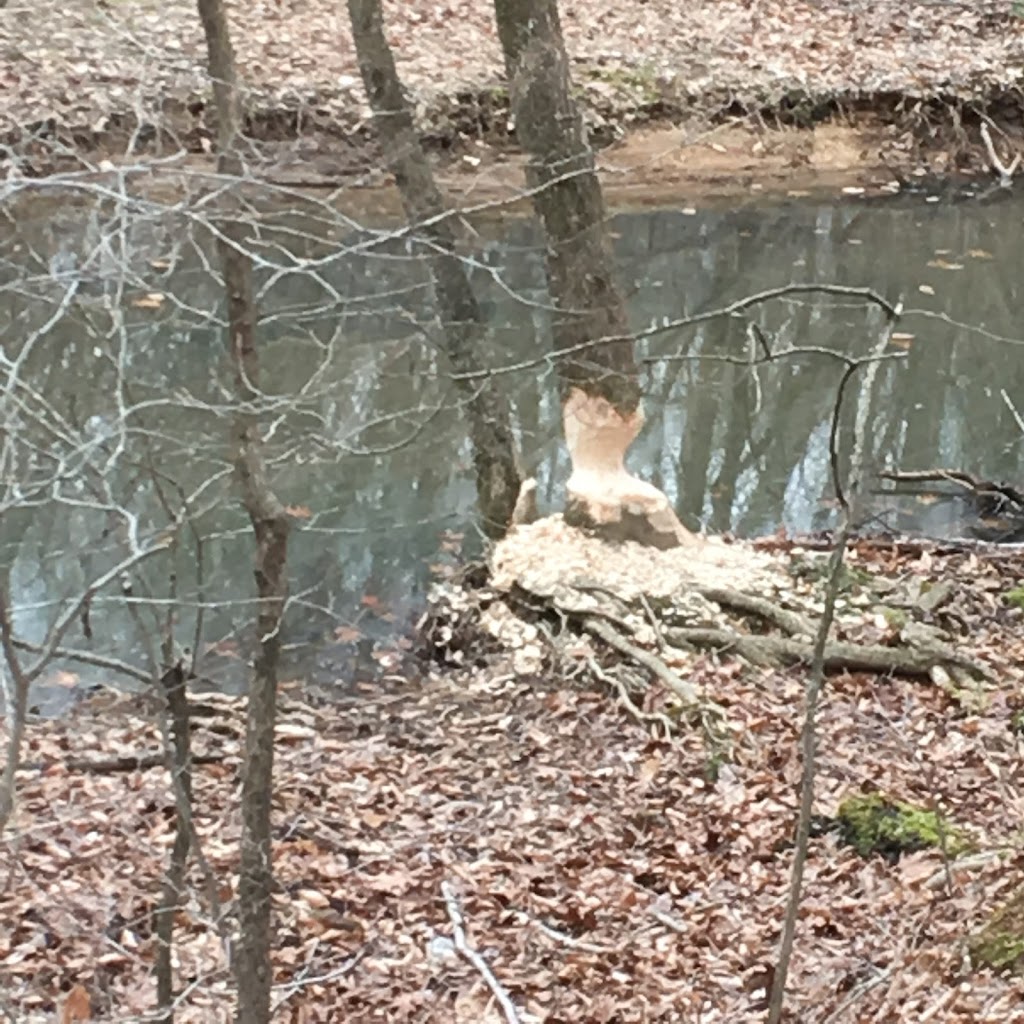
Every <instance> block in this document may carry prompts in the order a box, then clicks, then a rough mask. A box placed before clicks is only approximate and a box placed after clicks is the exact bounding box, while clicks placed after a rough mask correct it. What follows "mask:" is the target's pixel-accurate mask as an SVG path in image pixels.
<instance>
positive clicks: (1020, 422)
mask: <svg viewBox="0 0 1024 1024" xmlns="http://www.w3.org/2000/svg"><path fill="white" fill-rule="evenodd" d="M999 395H1000V397H1001V398H1002V400H1003V405H1005V406H1006V408H1007V409H1009V410H1010V415H1011V416H1013V419H1014V422H1015V423H1016V424H1017V429H1018V430H1019V431H1020V432H1021V433H1022V434H1024V419H1022V418H1021V415H1020V413H1019V412H1017V407H1016V406H1015V405H1014V404H1013V402H1011V401H1010V396H1009V395H1008V394H1007V393H1006V388H1000V389H999Z"/></svg>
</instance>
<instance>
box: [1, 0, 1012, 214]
mask: <svg viewBox="0 0 1024 1024" xmlns="http://www.w3.org/2000/svg"><path fill="white" fill-rule="evenodd" d="M561 8H562V17H563V23H564V31H565V37H566V43H567V46H568V49H569V51H570V55H571V57H572V60H573V75H574V80H575V82H576V85H577V88H578V93H579V96H580V98H581V100H582V102H583V105H584V108H585V110H586V113H587V118H588V122H589V125H590V129H591V134H592V137H593V138H594V139H595V140H596V141H597V142H598V143H600V144H601V145H607V144H611V143H617V144H618V147H619V148H618V150H617V151H615V150H613V151H610V154H609V157H608V159H607V160H606V161H605V165H606V167H605V170H606V177H607V178H608V179H610V180H611V181H612V182H619V181H622V180H623V174H628V175H629V184H630V187H632V188H633V189H634V190H642V189H643V188H644V187H650V188H653V189H655V190H657V189H659V188H673V189H677V190H678V188H679V187H680V186H687V185H691V186H694V187H697V188H703V189H705V190H706V189H722V188H725V189H729V188H732V189H735V188H736V187H737V182H738V183H739V186H740V187H743V188H749V187H751V186H758V185H761V186H764V187H769V188H777V187H788V188H798V187H805V186H808V185H814V184H825V185H829V186H831V185H834V184H836V183H837V182H839V181H840V179H841V180H842V181H844V182H846V183H850V182H854V183H866V184H872V183H878V182H886V181H891V180H892V179H893V177H894V176H895V177H896V178H903V177H906V176H912V175H915V174H919V175H941V176H949V175H953V174H955V173H956V172H958V171H971V170H974V171H977V170H982V169H988V164H989V161H988V159H987V157H986V156H985V153H984V150H983V148H982V147H981V145H980V139H979V128H980V124H981V122H982V119H983V118H987V119H990V121H991V124H992V127H993V131H994V137H995V139H996V143H997V146H998V147H999V148H1000V149H1001V151H1002V152H1003V154H1004V155H1008V154H1009V153H1010V152H1012V151H1013V150H1014V149H1015V148H1017V147H1018V146H1019V145H1020V144H1021V138H1022V129H1024V114H1022V111H1024V103H1022V93H1021V90H1020V82H1021V78H1022V74H1024V17H1021V15H1020V10H1019V4H1017V3H1016V2H1015V0H984V2H976V0H962V2H960V0H949V2H941V3H938V2H926V3H913V2H906V3H903V2H895V0H803V2H800V0H797V2H793V3H777V2H769V0H695V2H693V3H686V4H680V3H678V2H677V0H638V2H636V3H632V4H625V5H624V4H620V3H615V2H612V0H562V4H561ZM384 13H385V22H386V25H387V31H388V34H389V37H390V40H391V43H392V45H393V47H394V50H395V54H396V58H397V62H398V68H399V72H400V74H401V76H402V78H403V80H404V82H405V83H406V86H407V88H408V89H409V91H410V94H411V95H412V97H413V99H414V101H415V107H416V111H417V116H418V119H419V123H420V126H421V128H422V130H423V133H424V136H425V137H426V139H427V140H428V142H429V143H431V144H432V146H433V148H434V150H435V152H437V153H439V154H443V156H444V157H445V161H444V162H445V163H446V165H447V166H448V167H449V168H450V169H451V170H453V171H455V172H457V180H455V181H454V182H452V183H451V184H452V185H453V187H455V188H456V189H457V190H462V191H466V190H469V191H473V192H474V194H480V193H481V191H485V190H486V189H487V188H488V187H489V185H491V184H493V185H494V186H495V187H497V188H499V189H500V188H501V187H504V186H507V185H508V184H509V183H510V182H514V183H518V182H519V180H520V179H519V176H518V169H517V167H516V165H515V161H514V160H513V161H512V162H511V164H510V163H509V161H508V160H507V159H506V157H507V156H508V154H509V151H510V145H509V144H510V141H513V140H510V138H509V125H508V102H507V92H506V90H505V88H504V85H503V79H504V75H503V69H502V61H501V54H500V48H499V46H498V42H497V39H496V34H495V29H494V24H493V12H492V10H491V8H490V5H489V4H488V3H481V2H476V0H449V2H445V3H434V2H430V3H428V2H426V0H385V2H384ZM230 14H231V22H232V29H233V32H234V42H235V47H236V50H237V55H238V63H239V69H240V72H241V77H242V80H243V83H244V86H245V88H246V90H247V109H248V113H249V122H250V133H251V135H252V137H253V139H254V144H255V145H256V147H257V148H258V149H259V150H260V152H261V156H262V159H263V169H264V171H265V172H266V173H267V174H268V175H270V176H273V177H278V178H281V177H284V178H286V179H287V178H289V176H290V178H291V179H292V180H301V181H310V180H314V181H324V180H337V179H345V180H351V179H353V178H356V179H359V180H363V181H368V182H369V183H373V182H374V181H378V180H380V178H381V174H380V171H379V160H378V159H377V157H376V155H375V153H374V147H373V143H372V136H371V133H370V131H369V128H368V122H369V111H368V109H367V106H366V103H365V99H364V97H363V92H362V85H361V82H360V79H359V74H358V68H357V64H356V58H355V54H354V50H353V46H352V42H351V37H350V33H349V29H348V26H347V19H346V15H345V10H344V5H343V4H339V3H337V2H335V0H330V2H328V0H257V2H252V3H237V4H232V5H231V6H230ZM44 26H45V29H44ZM204 60H205V50H204V46H203V40H202V34H201V31H200V27H199V23H198V18H197V16H196V11H195V5H194V3H193V2H191V0H166V2H161V3H157V2H155V0H117V2H111V3H99V4H97V3H95V2H93V0H69V2H66V3H60V4H58V3H56V2H55V0H44V2H42V3H35V4H28V3H26V2H25V0H9V2H8V4H7V5H6V6H5V7H4V8H2V9H0V92H2V94H3V95H4V103H3V105H2V109H0V142H3V143H6V144H7V145H8V146H10V147H11V149H10V150H9V152H8V153H7V155H6V156H2V155H0V172H3V170H4V166H2V165H6V170H7V171H8V172H10V171H11V169H12V168H14V167H17V169H18V170H19V171H20V172H29V173H33V172H34V173H42V172H45V171H46V170H50V169H53V168H54V167H66V166H68V164H69V163H70V164H73V163H74V160H75V158H76V156H81V155H82V154H85V153H88V154H94V155H95V154H97V153H104V154H105V155H107V156H116V155H117V154H118V153H120V154H122V155H125V150H126V147H127V148H128V153H127V156H128V158H129V159H130V158H131V156H132V155H133V154H134V153H137V152H140V151H144V152H149V153H163V154H164V155H166V154H168V153H173V152H176V151H179V150H180V149H181V148H182V147H184V148H185V149H186V150H188V151H190V152H192V153H196V154H201V153H203V152H208V151H209V139H210V137H211V131H210V125H209V124H208V118H207V114H208V87H207V82H206V78H205V75H204V72H203V66H204ZM651 126H657V128H658V129H659V130H658V132H656V133H654V134H653V135H652V134H651V132H650V130H649V129H650V127H651ZM636 129H645V130H644V131H643V132H642V133H641V135H640V136H639V142H638V144H636V145H634V135H633V133H634V132H635V131H636Z"/></svg>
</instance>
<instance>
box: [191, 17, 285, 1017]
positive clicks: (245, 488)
mask: <svg viewBox="0 0 1024 1024" xmlns="http://www.w3.org/2000/svg"><path fill="white" fill-rule="evenodd" d="M198 4H199V15H200V17H201V19H202V22H203V31H204V33H205V35H206V45H207V50H208V53H209V70H210V78H211V79H212V80H213V94H214V99H215V103H216V112H217V152H218V158H217V170H218V172H219V173H220V174H221V175H222V176H224V177H236V178H238V177H241V175H242V171H243V164H242V159H241V155H240V153H239V144H240V142H241V134H242V120H241V112H240V104H239V96H238V85H237V78H236V72H235V58H234V51H233V49H232V46H231V37H230V34H229V30H228V23H227V16H226V12H225V9H224V5H223V2H222V0H198ZM221 232H222V235H221V237H220V238H218V249H219V255H220V262H221V269H222V272H223V274H224V287H225V289H226V291H227V307H228V318H227V319H228V349H229V352H230V356H231V360H232V364H233V367H234V371H235V392H236V395H237V397H238V400H239V403H240V410H241V411H240V412H239V413H238V415H237V417H236V419H235V424H234V428H233V433H234V437H233V440H234V445H235V451H234V459H235V468H236V472H237V474H238V479H239V483H240V486H241V492H242V501H243V502H244V504H245V509H246V512H247V513H248V515H249V519H250V522H251V523H252V529H253V534H254V535H255V539H256V558H255V568H254V572H255V577H256V588H257V595H258V598H259V605H258V608H259V610H258V613H257V619H256V629H257V635H258V638H259V644H258V649H257V653H256V658H255V663H254V671H253V678H252V683H251V686H250V689H249V702H248V715H247V721H246V735H245V769H244V777H243V783H242V856H241V867H240V870H239V885H238V921H239V934H238V942H237V945H236V948H235V952H234V963H233V968H234V972H235V979H236V982H237V985H238V1015H237V1018H236V1019H237V1020H238V1022H239V1024H265V1022H267V1021H269V1020H270V988H271V965H270V944H271V920H270V911H271V904H270V897H271V888H272V885H273V868H272V861H271V833H270V802H271V794H272V790H273V776H274V719H275V716H276V712H277V675H278V661H279V655H280V648H281V620H282V617H283V615H284V608H285V602H286V599H287V591H288V581H287V576H286V567H287V554H288V525H289V523H288V515H287V513H286V511H285V509H284V506H283V505H282V504H281V502H280V501H279V500H278V498H277V496H276V495H275V493H274V491H273V488H272V486H271V484H270V479H269V476H268V473H267V467H266V462H265V460H264V456H263V444H262V439H261V436H260V431H259V423H258V422H257V418H256V416H255V415H253V414H252V413H250V412H247V411H245V410H246V409H248V408H251V407H252V404H253V403H255V402H256V401H257V400H258V398H259V379H260V368H259V360H258V356H257V351H256V328H255V320H256V312H255V308H254V300H253V288H252V263H251V260H250V259H249V257H248V256H247V255H246V251H245V245H246V242H247V237H246V229H245V225H244V224H243V222H242V221H241V219H240V218H238V217H233V216H231V215H230V211H229V216H228V217H227V218H226V219H225V221H224V222H223V224H222V225H221Z"/></svg>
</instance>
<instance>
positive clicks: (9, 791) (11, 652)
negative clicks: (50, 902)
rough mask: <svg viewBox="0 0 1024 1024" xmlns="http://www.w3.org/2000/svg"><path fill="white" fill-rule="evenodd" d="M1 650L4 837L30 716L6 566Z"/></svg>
mask: <svg viewBox="0 0 1024 1024" xmlns="http://www.w3.org/2000/svg"><path fill="white" fill-rule="evenodd" d="M0 646H2V648H3V652H4V659H5V660H6V662H7V675H8V678H7V680H6V681H7V683H8V684H9V685H8V686H7V687H5V691H4V697H5V703H6V707H5V708H4V713H5V715H6V717H7V726H8V737H7V750H6V751H5V754H6V757H5V760H4V770H3V774H2V776H0V835H2V834H3V831H4V829H5V828H6V827H7V823H8V822H9V821H10V820H11V815H12V814H13V813H14V800H15V778H16V775H17V771H18V764H19V763H20V761H21V746H22V744H23V743H24V741H25V719H26V717H27V715H28V688H29V678H28V675H27V673H26V672H25V670H24V668H23V667H22V664H21V657H20V656H19V654H18V650H17V648H16V647H15V646H14V627H13V624H12V622H11V574H10V570H9V569H8V568H7V567H6V566H5V567H4V568H3V569H2V570H0Z"/></svg>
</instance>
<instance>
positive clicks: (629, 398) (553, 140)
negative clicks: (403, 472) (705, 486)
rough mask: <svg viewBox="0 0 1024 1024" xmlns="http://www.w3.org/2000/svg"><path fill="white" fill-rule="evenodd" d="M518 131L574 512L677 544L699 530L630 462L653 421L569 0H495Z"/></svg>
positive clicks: (602, 526)
mask: <svg viewBox="0 0 1024 1024" xmlns="http://www.w3.org/2000/svg"><path fill="white" fill-rule="evenodd" d="M494 7H495V15H496V18H497V25H498V35H499V37H500V39H501V45H502V49H503V51H504V54H505V66H506V70H507V73H508V79H509V92H510V96H511V101H512V113H513V116H514V118H515V130H516V136H517V138H518V139H519V141H520V143H521V144H522V147H523V149H524V150H525V152H526V155H527V157H528V163H527V171H526V177H527V184H528V186H529V188H530V194H531V198H532V200H533V205H534V209H535V211H536V213H537V215H538V217H539V218H540V220H541V222H542V223H543V226H544V232H545V235H546V237H547V247H546V250H545V255H546V265H547V275H548V286H549V290H550V292H551V298H552V303H553V305H554V306H555V312H554V314H553V322H552V331H553V336H554V343H555V348H556V351H557V352H558V353H559V357H560V358H559V369H560V375H561V380H562V385H563V395H562V403H563V405H562V411H563V419H564V422H565V432H566V443H567V445H568V447H569V452H570V455H571V456H572V461H573V473H572V476H571V478H570V480H569V484H568V502H567V506H566V519H567V520H568V521H569V522H572V523H575V524H577V525H580V526H584V527H587V528H591V529H596V530H597V531H598V532H600V533H602V534H604V535H606V536H608V537H609V538H610V539H619V540H637V541H640V542H642V543H645V544H652V545H655V546H658V547H673V546H676V545H678V544H681V543H684V542H686V541H688V540H690V539H691V535H690V534H689V533H688V532H687V531H686V530H685V529H684V528H683V526H682V524H681V523H680V522H679V520H678V518H677V516H676V514H675V512H674V511H673V509H672V508H671V506H670V505H669V503H668V500H667V499H666V498H665V496H664V495H663V494H662V493H661V492H660V491H659V490H658V489H657V488H656V487H653V486H652V485H650V484H648V483H644V482H643V481H640V480H638V479H636V478H635V477H633V476H632V475H631V474H630V473H628V472H627V470H626V469H625V464H624V459H625V453H626V450H627V449H628V448H629V446H630V445H631V444H632V443H633V440H634V438H635V437H636V435H637V433H638V432H639V430H640V428H641V426H642V425H643V413H642V411H641V407H640V399H641V389H640V381H639V374H638V372H637V366H636V360H635V356H634V351H633V338H632V335H631V333H630V330H629V322H628V318H627V315H626V308H625V304H624V303H623V300H622V296H621V294H620V292H619V290H618V288H617V287H616V284H615V280H614V275H613V270H612V257H611V251H610V248H609V244H608V238H607V233H606V231H605V223H604V222H605V210H604V200H603V197H602V194H601V186H600V183H599V181H598V178H597V173H596V170H595V166H594V154H593V151H592V150H591V148H590V144H589V141H588V139H587V132H586V127H585V125H584V122H583V116H582V114H581V112H580V109H579V107H578V105H577V103H576V101H575V99H574V98H573V95H572V83H571V79H570V75H569V61H568V57H567V56H566V52H565V44H564V42H563V38H562V27H561V23H560V21H559V17H558V4H557V0H495V4H494Z"/></svg>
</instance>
